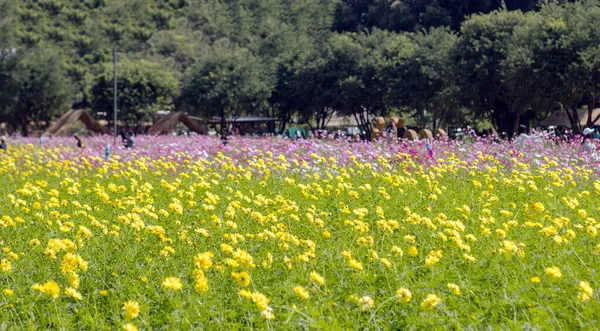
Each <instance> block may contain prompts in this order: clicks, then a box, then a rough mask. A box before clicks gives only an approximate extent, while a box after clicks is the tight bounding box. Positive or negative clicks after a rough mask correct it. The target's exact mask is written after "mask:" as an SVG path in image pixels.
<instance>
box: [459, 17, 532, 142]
mask: <svg viewBox="0 0 600 331" xmlns="http://www.w3.org/2000/svg"><path fill="white" fill-rule="evenodd" d="M531 15H535V14H523V13H521V12H518V11H517V12H507V11H497V12H494V13H491V14H488V15H475V16H472V17H471V18H470V19H468V20H467V21H465V22H464V24H463V26H462V28H461V37H460V38H459V40H458V42H457V44H456V47H454V48H453V50H452V56H453V63H454V66H455V70H456V71H455V73H454V77H455V79H456V81H457V83H458V87H459V89H460V101H461V102H462V104H463V105H464V107H465V108H467V109H471V110H473V111H474V112H475V114H478V115H479V116H481V117H488V118H489V119H490V120H491V121H492V123H493V124H494V125H495V126H496V129H498V130H499V132H505V133H506V134H508V136H509V137H512V135H513V134H514V133H515V132H516V131H517V128H518V126H519V117H520V116H521V115H522V114H524V113H525V112H526V111H527V110H528V109H529V106H528V105H525V104H523V103H522V102H515V94H514V92H518V91H516V90H515V89H511V86H517V85H515V84H518V82H516V81H514V80H512V81H511V80H507V78H508V77H509V70H510V68H509V66H507V64H506V59H507V56H508V53H509V44H510V42H511V40H512V38H513V33H514V31H515V29H516V27H518V26H522V25H525V24H527V23H528V19H529V17H530V16H531ZM513 77H517V76H513ZM520 77H522V76H520Z"/></svg>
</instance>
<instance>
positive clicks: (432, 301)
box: [421, 293, 442, 310]
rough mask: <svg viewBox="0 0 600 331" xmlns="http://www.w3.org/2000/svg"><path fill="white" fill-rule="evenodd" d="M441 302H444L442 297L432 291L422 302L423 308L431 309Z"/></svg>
mask: <svg viewBox="0 0 600 331" xmlns="http://www.w3.org/2000/svg"><path fill="white" fill-rule="evenodd" d="M440 303H442V299H440V298H439V297H438V296H437V295H435V294H433V293H431V294H428V295H427V297H426V298H425V300H423V302H421V308H423V309H424V310H431V309H433V308H435V307H436V306H437V305H439V304H440Z"/></svg>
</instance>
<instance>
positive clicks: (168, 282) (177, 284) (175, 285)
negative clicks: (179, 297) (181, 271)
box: [162, 277, 183, 291]
mask: <svg viewBox="0 0 600 331" xmlns="http://www.w3.org/2000/svg"><path fill="white" fill-rule="evenodd" d="M162 286H163V287H164V288H166V289H169V290H175V291H179V290H181V289H182V288H183V284H182V283H181V280H180V279H179V278H177V277H167V278H165V280H164V282H163V283H162Z"/></svg>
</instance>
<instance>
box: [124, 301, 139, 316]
mask: <svg viewBox="0 0 600 331" xmlns="http://www.w3.org/2000/svg"><path fill="white" fill-rule="evenodd" d="M123 311H125V319H126V320H132V319H136V318H137V317H138V315H139V314H140V305H139V304H138V303H137V302H136V301H127V302H125V304H124V305H123Z"/></svg>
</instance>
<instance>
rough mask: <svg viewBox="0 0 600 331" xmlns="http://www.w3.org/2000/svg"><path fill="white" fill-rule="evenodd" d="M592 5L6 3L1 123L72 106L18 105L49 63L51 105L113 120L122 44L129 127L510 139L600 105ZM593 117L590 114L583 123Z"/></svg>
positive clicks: (500, 1)
mask: <svg viewBox="0 0 600 331" xmlns="http://www.w3.org/2000/svg"><path fill="white" fill-rule="evenodd" d="M599 4H600V2H599V1H598V0H589V1H579V2H575V3H572V1H566V0H527V1H521V0H519V1H517V0H477V1H476V0H435V1H430V0H394V1H390V0H294V1H292V0H231V1H226V0H186V1H183V0H161V1H157V0H125V1H104V0H85V1H83V0H82V1H79V0H51V1H50V0H49V1H33V0H19V1H8V0H0V90H1V91H0V110H1V113H0V114H2V119H1V120H2V121H3V122H8V123H9V124H11V125H12V126H13V127H19V128H21V130H22V131H24V130H25V129H24V127H25V126H31V124H34V125H38V126H39V128H40V129H42V128H43V127H44V126H45V125H47V124H48V122H49V121H51V120H52V119H53V118H54V117H56V116H57V115H60V114H61V112H62V111H63V110H58V109H64V110H66V109H67V108H68V107H69V106H68V105H65V104H62V101H61V102H54V101H53V102H52V103H48V102H47V101H46V99H45V98H46V96H44V94H47V93H50V92H51V91H48V90H46V89H44V88H39V89H37V91H39V94H40V95H39V96H37V95H33V96H32V97H28V98H18V97H16V96H17V95H19V94H17V93H15V92H13V91H14V90H15V89H18V87H19V86H21V85H22V84H25V81H26V80H28V79H24V78H22V77H26V75H25V74H22V73H27V72H29V71H28V70H30V69H24V67H23V66H24V63H34V62H35V61H33V60H32V58H33V57H36V58H38V60H36V61H42V59H46V58H48V59H50V62H49V63H52V64H53V65H52V66H50V65H47V64H46V63H44V64H41V65H40V69H39V70H41V71H44V70H46V72H47V73H48V74H47V75H41V76H40V77H47V79H48V80H50V81H56V82H57V83H56V86H57V91H56V94H57V95H58V96H61V97H57V98H54V97H53V98H54V99H53V100H55V99H56V100H63V99H64V100H67V99H68V101H69V102H70V103H71V107H74V108H92V111H93V112H94V113H102V114H107V116H109V118H112V101H113V100H112V79H113V78H112V68H111V66H112V50H113V49H114V48H117V49H118V50H119V57H120V58H123V59H125V60H124V61H122V62H120V64H119V72H120V73H121V74H122V77H120V78H119V86H121V88H120V94H119V95H120V96H119V98H120V99H119V105H120V108H121V110H122V112H121V114H122V115H123V116H124V117H123V118H122V120H124V121H126V122H128V124H130V125H137V124H140V123H141V122H144V121H147V120H149V119H150V117H151V116H150V115H151V114H152V112H153V111H155V110H158V109H171V108H176V107H181V109H186V110H187V111H189V112H190V113H192V114H196V115H201V116H205V117H211V116H225V115H227V116H234V117H235V116H241V115H268V116H276V117H278V118H279V119H280V120H281V124H280V128H281V129H283V128H284V127H285V125H286V123H289V122H291V121H296V122H298V123H299V124H306V125H308V126H310V127H312V128H324V127H325V126H326V125H327V124H328V120H329V118H330V117H331V116H332V115H333V114H335V113H336V112H337V113H339V114H344V115H349V116H352V117H355V118H356V119H357V120H358V123H359V124H360V125H361V126H362V129H363V130H365V131H367V132H368V131H369V130H370V129H371V119H372V118H373V117H374V116H381V115H388V114H390V113H394V114H395V115H402V116H411V117H413V118H414V120H415V121H414V123H415V124H416V125H418V126H422V127H425V126H426V127H430V128H437V127H440V126H446V127H447V126H462V125H467V124H472V123H473V121H475V120H481V121H485V122H487V123H491V124H493V125H494V126H495V127H496V129H498V130H499V131H500V132H506V133H507V134H509V135H510V134H512V133H513V132H514V131H515V128H516V127H517V125H518V124H519V123H523V122H529V123H531V124H533V123H535V122H536V121H537V120H539V119H541V118H543V117H544V116H546V115H547V114H548V113H549V112H552V111H555V110H558V109H564V110H565V111H567V112H568V114H569V115H570V116H571V117H573V115H575V114H576V112H574V110H575V109H576V108H577V107H580V106H581V105H582V104H585V105H587V106H588V109H593V108H594V107H595V105H596V100H597V99H598V98H599V97H600V83H599V82H600V55H598V54H600V48H599V47H598V46H597V45H599V44H600V29H599V28H598V27H596V22H597V21H598V18H600V7H599ZM47 45H50V46H52V47H51V48H50V49H49V48H48V47H47ZM52 49H54V50H52ZM32 61H33V62H32ZM17 64H20V65H17ZM18 68H21V69H18ZM17 69H18V70H17ZM31 70H33V69H31ZM36 70H37V69H36ZM17 73H19V74H17ZM50 73H52V74H50ZM22 75H25V76H22ZM33 76H35V75H33ZM19 77H21V78H19ZM35 77H38V76H35ZM19 79H21V80H19ZM36 79H37V80H36ZM40 79H41V78H39V77H38V78H31V79H30V80H31V84H42V83H41V81H40ZM31 91H33V90H31V89H30V92H31ZM64 91H69V92H68V93H66V92H64ZM31 93H33V92H31ZM64 95H68V98H66V97H65V98H63V97H62V96H64ZM121 98H122V99H121ZM26 101H27V102H26ZM31 102H43V104H35V105H34V104H31ZM59 104H62V105H60V107H59V106H58V105H59ZM30 108H31V109H37V110H32V111H29V110H28V111H27V112H28V115H27V116H21V115H20V113H19V112H20V111H21V109H30ZM103 116H104V115H103ZM572 120H573V122H574V123H575V122H576V119H575V118H572ZM597 120H598V119H596V118H592V116H591V112H590V114H589V115H588V125H592V124H594V123H595V122H596V121H597Z"/></svg>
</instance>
